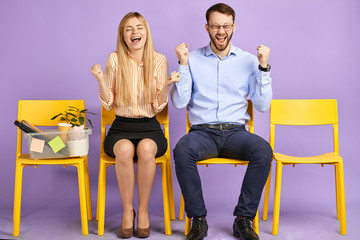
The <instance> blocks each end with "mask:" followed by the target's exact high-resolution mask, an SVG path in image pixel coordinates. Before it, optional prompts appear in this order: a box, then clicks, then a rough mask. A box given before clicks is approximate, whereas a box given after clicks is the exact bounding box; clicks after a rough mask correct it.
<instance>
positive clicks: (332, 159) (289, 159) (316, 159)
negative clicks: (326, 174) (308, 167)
mask: <svg viewBox="0 0 360 240" xmlns="http://www.w3.org/2000/svg"><path fill="white" fill-rule="evenodd" d="M274 159H276V161H278V162H282V163H289V164H298V163H302V164H304V163H320V164H321V163H324V164H325V163H337V162H341V161H342V158H341V157H340V156H339V155H338V154H337V153H334V152H331V153H325V154H321V155H317V156H312V157H294V156H288V155H285V154H281V153H274Z"/></svg>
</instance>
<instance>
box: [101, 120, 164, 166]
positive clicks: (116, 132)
mask: <svg viewBox="0 0 360 240" xmlns="http://www.w3.org/2000/svg"><path fill="white" fill-rule="evenodd" d="M144 138H149V139H151V140H153V141H154V142H155V143H156V145H157V153H156V156H155V157H160V156H162V155H164V154H165V152H166V149H167V140H166V138H165V135H164V133H163V131H162V130H161V127H160V124H159V122H158V121H157V119H156V117H155V116H154V117H152V118H126V117H120V116H117V115H116V118H115V120H114V122H113V123H112V125H111V128H110V129H109V132H108V134H107V136H106V138H105V141H104V151H105V153H106V154H107V155H108V156H110V157H115V154H114V151H113V148H114V145H115V143H116V142H117V141H119V140H121V139H128V140H130V141H131V142H132V143H133V144H134V145H135V149H136V147H137V144H138V143H139V142H140V141H141V140H142V139H144ZM134 159H135V160H136V159H137V156H136V151H135V158H134Z"/></svg>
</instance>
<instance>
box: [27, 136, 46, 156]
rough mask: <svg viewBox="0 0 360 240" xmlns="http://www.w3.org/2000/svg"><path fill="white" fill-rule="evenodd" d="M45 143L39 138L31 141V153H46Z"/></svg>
mask: <svg viewBox="0 0 360 240" xmlns="http://www.w3.org/2000/svg"><path fill="white" fill-rule="evenodd" d="M44 146H45V141H44V140H41V139H37V138H33V139H31V144H30V151H31V152H38V153H43V152H44Z"/></svg>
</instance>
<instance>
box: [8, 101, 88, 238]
mask: <svg viewBox="0 0 360 240" xmlns="http://www.w3.org/2000/svg"><path fill="white" fill-rule="evenodd" d="M68 106H73V107H77V108H79V109H84V108H85V101H84V100H20V101H19V105H18V118H17V120H18V121H22V120H26V121H28V122H29V123H31V124H33V125H35V126H57V124H58V121H55V120H50V118H51V117H52V116H54V115H56V114H58V113H59V112H63V111H64V110H65V109H67V108H68ZM22 136H23V134H22V131H21V130H20V129H19V128H18V130H17V148H16V170H15V190H14V213H13V221H14V229H13V235H14V236H19V231H20V210H21V190H22V174H23V168H24V167H27V166H35V167H37V166H39V165H64V166H75V167H76V168H77V172H78V184H79V197H80V215H81V226H82V234H83V235H88V220H92V212H91V197H90V183H89V168H88V160H87V156H85V157H73V158H59V159H38V160H35V159H31V158H30V156H29V154H24V153H22V139H23V138H22Z"/></svg>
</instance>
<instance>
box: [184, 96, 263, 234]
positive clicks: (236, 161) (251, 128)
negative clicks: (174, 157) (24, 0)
mask: <svg viewBox="0 0 360 240" xmlns="http://www.w3.org/2000/svg"><path fill="white" fill-rule="evenodd" d="M247 113H248V114H249V116H250V120H249V122H247V125H248V127H249V132H251V133H254V114H253V104H252V102H251V101H250V100H248V108H247ZM190 128H191V124H190V122H189V119H188V117H186V133H188V132H189V131H190ZM196 164H197V165H206V167H208V166H209V165H211V164H233V165H234V166H235V167H236V166H237V165H245V166H247V165H248V161H243V160H239V159H231V158H210V159H205V160H201V161H198V162H197V163H196ZM184 212H185V203H184V198H183V196H182V195H181V200H180V210H179V220H183V217H184ZM253 225H254V231H255V232H256V233H259V216H258V213H256V216H255V218H254V221H253ZM190 228H191V220H190V219H189V218H188V217H187V216H186V219H185V235H187V234H188V233H189V231H190Z"/></svg>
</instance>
